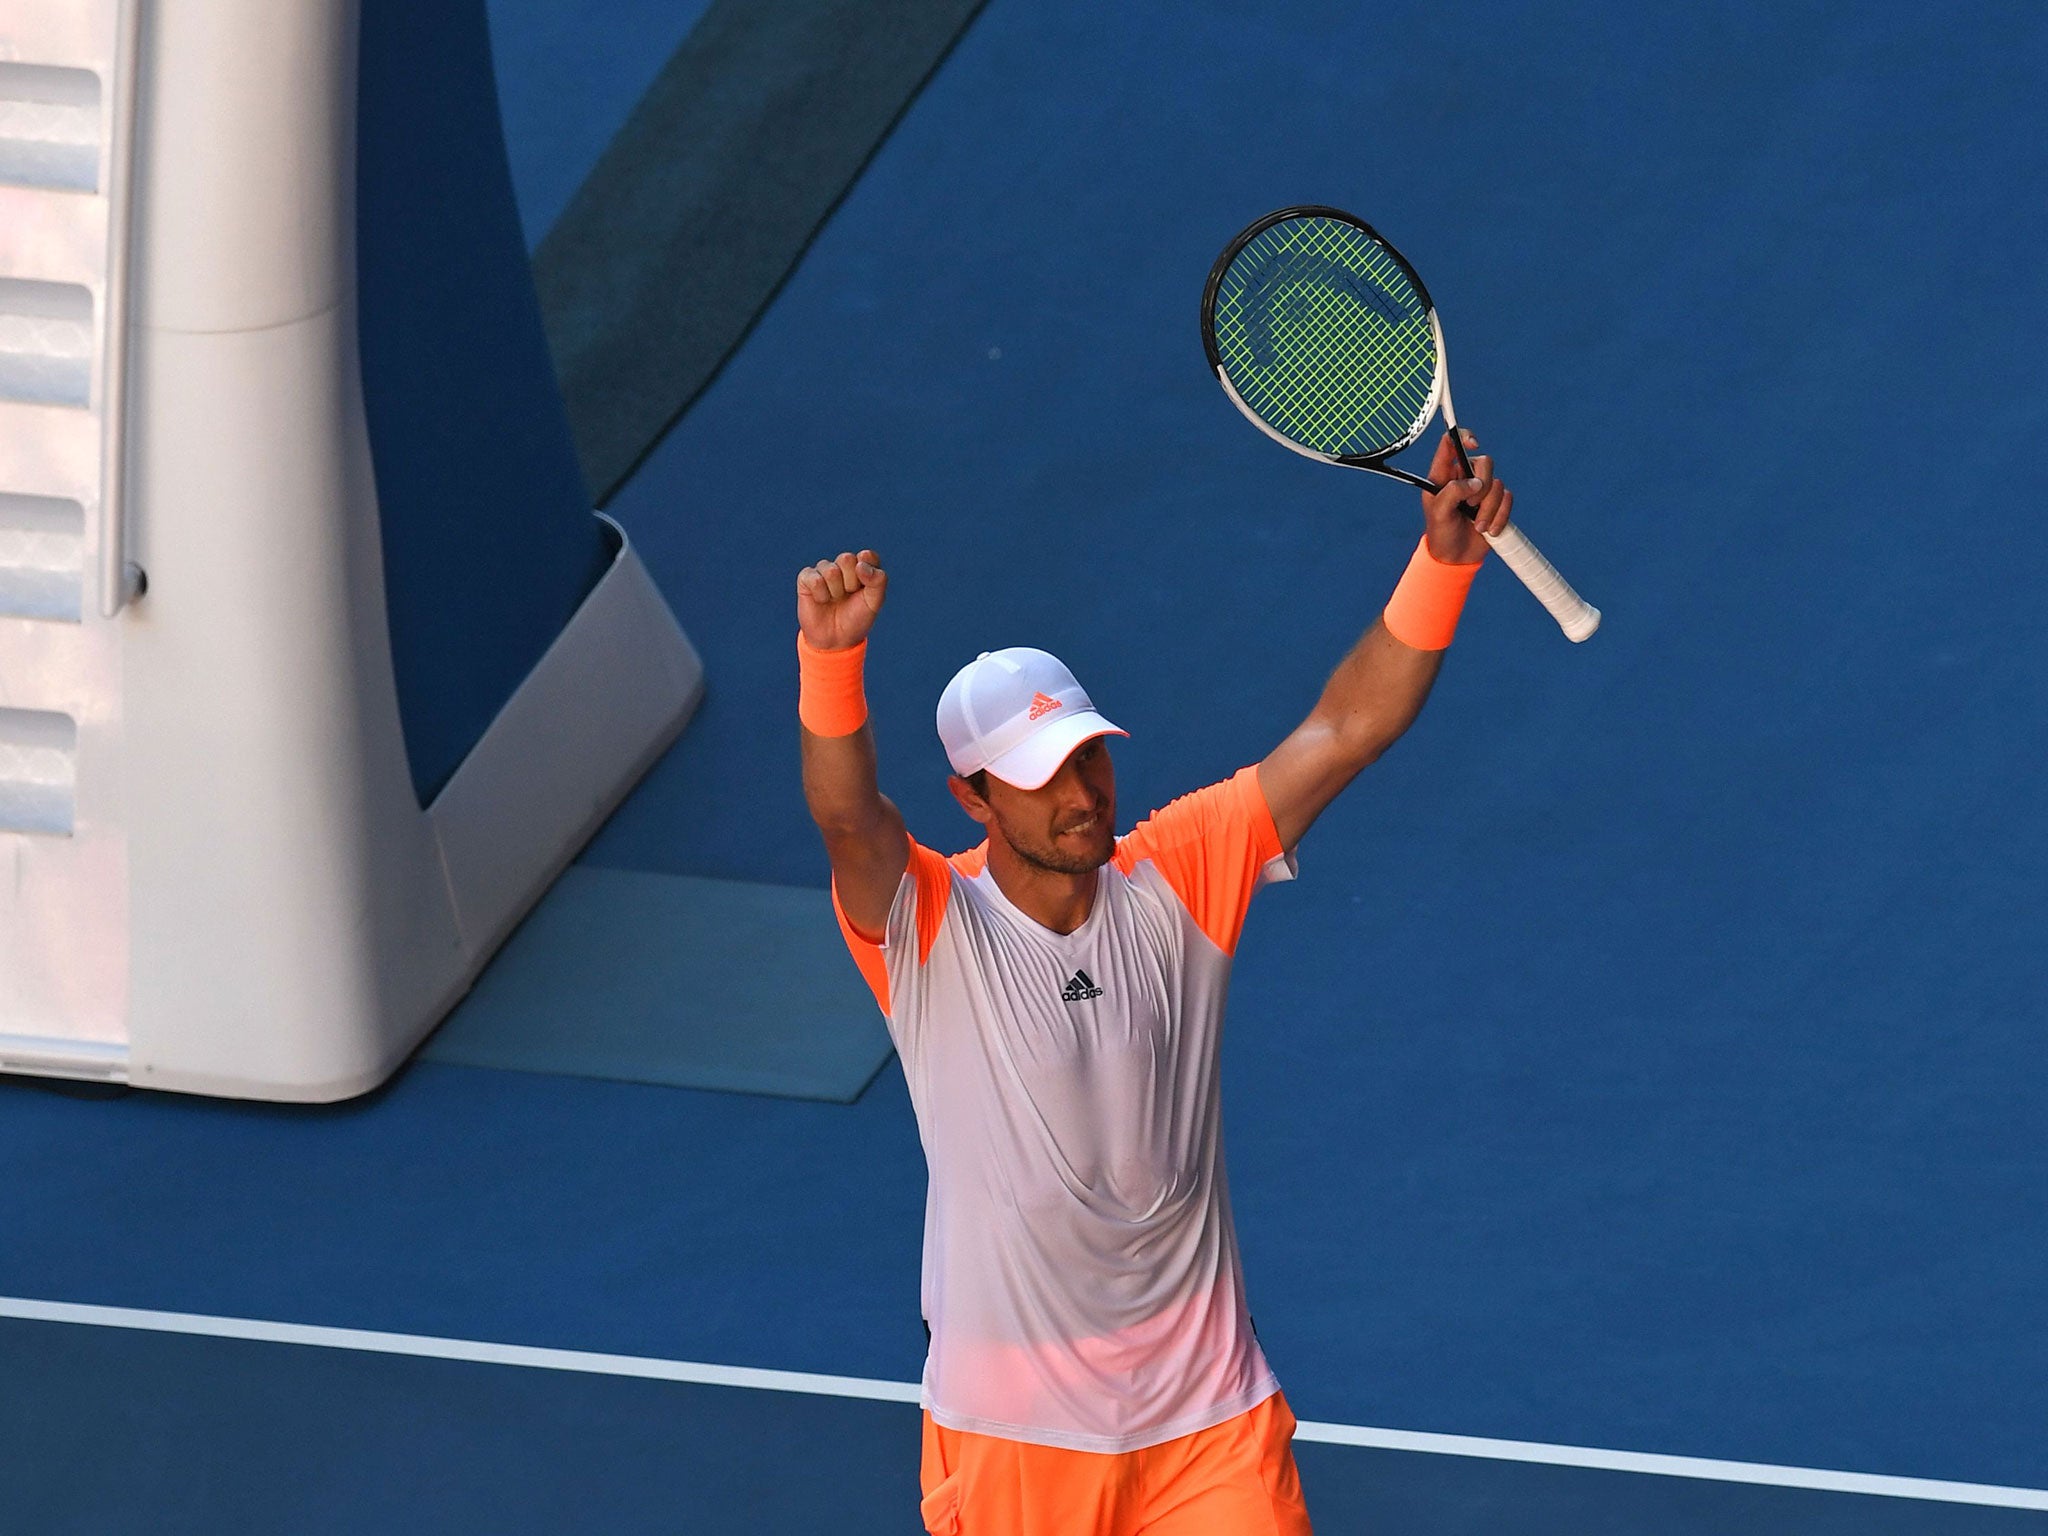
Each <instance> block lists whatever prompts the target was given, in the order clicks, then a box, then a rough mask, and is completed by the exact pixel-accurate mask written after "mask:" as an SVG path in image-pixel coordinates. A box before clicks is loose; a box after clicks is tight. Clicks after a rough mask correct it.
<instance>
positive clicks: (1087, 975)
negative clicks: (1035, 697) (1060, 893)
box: [840, 768, 1294, 1452]
mask: <svg viewBox="0 0 2048 1536" xmlns="http://www.w3.org/2000/svg"><path fill="white" fill-rule="evenodd" d="M1293 874H1294V864H1293V860H1292V859H1291V858H1286V857H1283V856H1282V854H1281V851H1280V838H1279V834H1278V832H1277V831H1276V830H1275V828H1274V825H1273V816H1272V812H1271V811H1270V810H1269V809H1268V808H1267V805H1266V801H1265V797H1264V795H1263V794H1262V793H1261V792H1260V790H1259V784H1258V776H1257V773H1256V771H1255V770H1254V769H1251V768H1247V769H1245V770H1244V771H1243V772H1241V773H1239V774H1237V775H1236V776H1235V777H1233V778H1231V779H1228V780H1225V781H1224V782H1223V783H1220V784H1214V785H1211V786H1210V787H1209V788H1207V789H1204V790H1200V791H1198V792H1196V793H1195V794H1192V795H1188V796H1186V797H1184V798H1182V799H1179V800H1176V801H1174V802H1173V804H1171V805H1169V806H1167V807H1166V808H1165V809H1164V810H1162V811H1158V812H1156V813H1154V814H1153V815H1152V816H1151V817H1149V818H1147V819H1146V820H1145V821H1143V822H1141V823H1139V825H1138V826H1137V827H1136V828H1135V829H1134V830H1133V831H1132V832H1131V833H1130V834H1129V835H1128V836H1126V837H1123V838H1121V839H1119V840H1118V842H1117V847H1116V853H1115V855H1114V856H1113V857H1112V859H1111V861H1110V862H1109V863H1108V864H1107V865H1105V866H1104V867H1103V868H1102V869H1101V870H1100V871H1099V873H1098V876H1097V878H1098V880H1099V881H1100V884H1099V886H1098V888H1097V891H1096V896H1095V902H1094V905H1093V906H1092V907H1091V908H1090V910H1089V913H1088V919H1087V921H1086V922H1084V923H1082V925H1081V926H1080V927H1079V928H1077V929H1075V930H1074V932H1072V933H1069V934H1059V933H1054V932H1053V931H1052V930H1051V929H1049V928H1046V927H1044V926H1042V925H1041V924H1039V923H1037V922H1035V921H1033V920H1032V919H1031V918H1029V917H1026V916H1025V915H1024V914H1023V913H1022V912H1020V911H1018V910H1017V909H1016V908H1015V907H1014V906H1012V905H1011V904H1010V902H1009V901H1008V899H1007V898H1005V897H1004V895H1003V893H1002V891H1001V890H1000V889H998V888H997V886H996V883H995V880H994V878H993V876H991V875H990V874H989V873H988V869H987V849H986V845H985V844H984V845H983V846H982V847H981V848H977V849H975V850H974V851H973V852H971V853H964V854H958V855H956V856H954V857H953V858H951V859H946V858H942V857H941V856H940V855H938V854H936V853H934V852H932V851H931V850H930V849H929V848H925V847H922V846H921V845H919V844H917V843H915V842H913V843H912V844H911V849H910V865H909V868H907V869H906V870H905V871H904V875H903V883H902V885H901V886H900V887H898V889H897V892H896V897H895V901H894V903H893V905H892V906H891V907H890V910H889V921H888V929H887V932H886V933H885V935H884V936H883V940H882V942H881V943H879V944H877V943H874V942H872V941H870V940H868V939H865V938H863V937H862V936H861V935H860V934H858V933H856V932H855V931H854V930H853V928H852V926H851V925H850V924H848V923H847V921H846V918H845V914H844V913H843V912H842V913H841V914H840V927H841V929H842V931H843V932H844V933H845V935H846V940H847V944H848V947H849V948H851V949H852V951H853V956H854V959H855V961H856V962H857V963H858V964H859V965H860V968H861V971H862V974H863V975H864V976H865V977H866V978H867V980H868V983H869V985H870V986H872V987H873V988H874V991H875V997H876V1000H877V1001H878V1002H879V1003H880V1004H881V1005H882V1011H883V1012H884V1013H885V1014H887V1015H888V1019H889V1033H890V1035H891V1037H892V1038H893V1039H894V1040H895V1042H896V1049H897V1052H898V1054H899V1055H900V1056H901V1057H902V1061H903V1070H904V1075H905V1077H906V1078H907V1079H908V1081H909V1084H910V1098H911V1103H912V1105H913V1106H914V1107H915V1109H916V1111H917V1126H918V1135H919V1138H920V1139H921V1140H922V1141H923V1143H924V1152H925V1161H926V1164H927V1166H928V1168H929V1170H930V1176H931V1181H930V1191H929V1194H928V1196H927V1199H926V1205H925V1238H924V1285H923V1293H924V1294H923V1300H924V1314H925V1317H926V1319H927V1321H928V1322H929V1323H930V1324H931V1331H932V1346H931V1352H930V1354H929V1356H928V1357H927V1359H926V1362H925V1371H924V1392H923V1397H924V1405H925V1407H926V1408H927V1409H929V1410H930V1412H931V1415H932V1417H933V1418H934V1419H936V1420H937V1421H938V1422H939V1423H940V1424H942V1425H945V1426H946V1427H947V1428H949V1429H957V1430H967V1431H972V1432H976V1433H980V1434H988V1435H1000V1436H1004V1437H1007V1438H1009V1439H1013V1440H1026V1441H1032V1442H1036V1443H1038V1444H1041V1445H1058V1446H1066V1447H1068V1448H1070V1449H1073V1450H1082V1451H1103V1452H1115V1451H1128V1450H1136V1449H1139V1448H1142V1447H1144V1446H1148V1445H1156V1444H1159V1443H1160V1442H1162V1441H1166V1440H1172V1439H1175V1438H1177V1437H1178V1436H1181V1435H1186V1434H1192V1433H1194V1432H1195V1431H1196V1430H1200V1429H1207V1428H1208V1427H1210V1426H1211V1425H1214V1424H1220V1423H1222V1422H1223V1421H1224V1420H1225V1419H1228V1418H1232V1417H1234V1416H1235V1415H1237V1414H1239V1413H1242V1412H1244V1411H1245V1410H1246V1409H1249V1408H1252V1407H1254V1406H1256V1405H1257V1404H1258V1403H1260V1402H1262V1401H1264V1400H1265V1399H1266V1398H1267V1397H1269V1396H1271V1395H1272V1394H1273V1393H1274V1392H1275V1391H1277V1390H1278V1389H1279V1384H1278V1382H1277V1381H1275V1379H1274V1377H1273V1373H1272V1370H1271V1369H1270V1367H1268V1366H1267V1364H1266V1359H1265V1356H1264V1355H1263V1354H1262V1353H1261V1352H1260V1350H1259V1345H1258V1341H1257V1340H1256V1339H1255V1338H1254V1337H1253V1336H1252V1330H1251V1321H1250V1317H1249V1314H1248V1312H1247V1310H1246V1306H1245V1292H1244V1280H1243V1276H1242V1273H1241V1266H1240V1263H1239V1260H1238V1252H1237V1235H1236V1232H1235V1230H1234V1229H1233V1227H1232V1225H1231V1217H1230V1190H1229V1185H1228V1182H1227V1181H1226V1179H1225V1177H1224V1171H1223V1139H1222V1125H1221V1112H1222V1104H1221V1092H1220V1083H1219V1080H1218V1078H1219V1074H1218V1052H1219V1046H1220V1044H1221V1039H1222V1028H1223V1003H1224V996H1225V994H1226V992H1227V991H1228V989H1229V982H1230V963H1231V956H1232V953H1233V951H1234V950H1235V949H1236V947H1237V938H1238V933H1239V931H1240V930H1241V929H1242V927H1243V925H1244V915H1245V909H1246V907H1247V906H1248V905H1249V904H1250V901H1251V898H1252V894H1253V892H1254V891H1256V890H1257V889H1258V888H1259V886H1261V885H1262V884H1264V883H1266V882H1267V881H1269V880H1284V879H1289V878H1292V876H1293Z"/></svg>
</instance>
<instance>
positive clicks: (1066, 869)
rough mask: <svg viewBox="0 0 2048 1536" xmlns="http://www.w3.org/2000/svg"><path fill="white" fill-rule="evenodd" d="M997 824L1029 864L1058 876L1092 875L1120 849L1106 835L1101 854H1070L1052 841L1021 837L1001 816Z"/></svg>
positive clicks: (1004, 836) (1021, 857) (1012, 846)
mask: <svg viewBox="0 0 2048 1536" xmlns="http://www.w3.org/2000/svg"><path fill="white" fill-rule="evenodd" d="M1104 814H1105V815H1106V814H1107V812H1106V811H1105V813H1104ZM996 825H997V826H999V827H1001V828H1002V833H1003V841H1005V842H1006V843H1008V844H1009V845H1010V851H1011V852H1012V853H1014V854H1016V855H1017V857H1018V858H1020V859H1022V860H1023V861H1024V862H1025V863H1026V864H1029V865H1031V866H1033V867H1034V868H1037V869H1043V870H1046V871H1049V872H1050V873H1052V874H1055V875H1086V874H1092V873H1093V872H1094V871H1096V870H1098V869H1100V868H1102V866H1103V865H1105V864H1107V863H1108V862H1109V858H1110V855H1111V854H1112V853H1114V852H1115V851H1116V843H1115V840H1114V839H1110V838H1104V839H1103V840H1102V841H1103V843H1105V844H1106V845H1107V846H1105V847H1103V848H1102V850H1101V851H1100V852H1099V853H1098V852H1096V851H1094V850H1092V849H1091V850H1089V851H1088V852H1085V853H1067V852H1065V851H1064V850H1062V849H1061V848H1059V847H1057V846H1056V845H1054V844H1052V843H1050V842H1043V843H1042V842H1037V841H1035V840H1032V841H1027V840H1024V839H1021V838H1019V837H1018V836H1017V835H1016V832H1015V830H1014V829H1013V828H1012V827H1011V826H1010V825H1009V823H1008V822H1006V821H1004V820H1003V819H1002V818H1001V817H1000V816H999V817H997V818H996Z"/></svg>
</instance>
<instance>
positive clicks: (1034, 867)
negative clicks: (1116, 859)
mask: <svg viewBox="0 0 2048 1536" xmlns="http://www.w3.org/2000/svg"><path fill="white" fill-rule="evenodd" d="M988 872H989V874H991V875H992V876H994V877H995V882H996V889H997V890H999V891H1001V892H1002V893H1003V896H1004V897H1005V899H1007V900H1008V901H1009V903H1010V905H1011V906H1013V907H1015V908H1016V909H1017V910H1018V911H1019V912H1022V913H1023V914H1024V915H1025V916H1026V917H1028V918H1030V919H1031V920H1032V921H1033V922H1034V923H1037V924H1039V925H1040V926H1041V927H1045V928H1050V929H1051V930H1052V931H1053V932H1054V933H1072V932H1073V931H1074V930H1075V929H1076V928H1078V927H1080V926H1081V925H1082V924H1083V923H1085V922H1087V921H1088V914H1089V912H1090V911H1092V910H1093V909H1094V906H1095V887H1096V885H1097V883H1098V882H1097V876H1098V874H1099V873H1100V872H1099V871H1097V870H1093V869H1091V870H1089V871H1088V872H1087V873H1086V874H1085V875H1067V874H1062V873H1060V871H1058V870H1056V869H1047V868H1046V867H1045V866H1044V865H1043V864H1034V863H1032V862H1031V861H1030V860H1029V859H1027V858H1025V857H1024V856H1023V855H1022V854H1020V853H1018V852H1017V850H1016V849H1014V848H1012V847H1011V846H1010V845H1009V844H1008V843H1007V842H1005V841H1004V840H1003V837H1002V834H1001V833H1000V832H996V831H994V830H993V829H991V832H990V835H989V840H988Z"/></svg>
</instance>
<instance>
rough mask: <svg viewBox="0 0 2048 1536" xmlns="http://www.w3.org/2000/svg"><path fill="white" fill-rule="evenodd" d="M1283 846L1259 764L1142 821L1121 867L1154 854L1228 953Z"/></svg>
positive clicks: (1122, 845) (1120, 856)
mask: <svg viewBox="0 0 2048 1536" xmlns="http://www.w3.org/2000/svg"><path fill="white" fill-rule="evenodd" d="M1280 854H1281V848H1280V832H1279V829H1278V828H1277V827H1275V826H1274V825H1273V812H1272V810H1271V809H1270V808H1269V807H1268V806H1267V804H1266V796H1265V794H1264V792H1263V791H1261V790H1260V788H1259V771H1258V769H1256V768H1246V769H1243V770H1241V771H1240V772H1238V773H1236V774H1233V775H1232V776H1231V777H1230V778H1227V779H1225V780H1224V781H1223V782H1222V783H1221V784H1211V785H1210V786H1209V787H1208V788H1207V789H1198V790H1196V791H1195V792H1194V793H1193V794H1191V795H1183V796H1181V798H1180V799H1178V800H1176V801H1174V802H1173V803H1172V804H1171V805H1169V806H1167V807H1166V808H1165V809H1163V810H1158V811H1154V812H1153V813H1152V814H1151V815H1150V816H1148V817H1146V818H1145V819H1144V820H1143V821H1141V822H1139V823H1138V825H1137V826H1136V827H1134V828H1133V829H1132V830H1131V832H1130V835H1129V836H1127V837H1124V838H1123V839H1121V840H1120V841H1119V842H1118V843H1117V847H1116V867H1117V868H1118V869H1120V870H1122V871H1123V872H1124V873H1125V874H1127V875H1128V874H1130V873H1131V871H1132V870H1134V869H1136V868H1137V866H1138V865H1139V864H1140V863H1141V862H1143V861H1145V860H1148V859H1149V860H1150V861H1151V863H1152V865H1153V867H1154V868H1155V869H1157V870H1158V871H1159V873H1160V874H1162V875H1163V876H1165V877H1166V883H1167V884H1168V885H1169V886H1171V887H1172V888H1173V893H1174V895H1176V896H1178V897H1179V898H1180V901H1181V905H1182V906H1184V907H1186V908H1187V909H1188V913H1189V915H1190V916H1192V917H1193V918H1194V920H1195V924H1196V926H1197V927H1199V928H1200V929H1201V930H1202V932H1203V933H1205V934H1207V935H1208V936H1209V939H1210V941H1211V942H1212V943H1214V944H1215V946H1216V947H1217V948H1218V949H1220V950H1222V951H1223V952H1224V953H1225V954H1226V955H1228V954H1234V953H1235V952H1236V950H1237V938H1238V935H1239V934H1240V933H1241V932H1243V931H1244V915H1245V912H1246V910H1247V909H1248V908H1249V907H1250V906H1251V904H1252V893H1253V892H1255V891H1256V890H1258V888H1259V876H1260V872H1261V871H1262V870H1264V869H1265V867H1266V866H1267V865H1268V864H1270V863H1272V861H1273V860H1275V859H1277V858H1279V857H1280Z"/></svg>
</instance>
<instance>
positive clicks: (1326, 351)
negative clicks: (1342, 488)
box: [1212, 217, 1436, 457]
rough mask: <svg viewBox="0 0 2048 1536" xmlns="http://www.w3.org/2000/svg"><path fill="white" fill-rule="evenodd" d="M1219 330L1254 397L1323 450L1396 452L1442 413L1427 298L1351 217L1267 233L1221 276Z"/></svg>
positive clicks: (1272, 422)
mask: <svg viewBox="0 0 2048 1536" xmlns="http://www.w3.org/2000/svg"><path fill="white" fill-rule="evenodd" d="M1212 327H1213V333H1214V336H1215V340H1216V344H1217V351H1218V354H1219V355H1220V357H1221V358H1222V361H1223V365H1224V369H1225V371H1226V372H1227V373H1228V374H1229V376H1230V381H1231V384H1232V386H1233V387H1234V388H1235V389H1236V390H1237V392H1238V394H1239V396H1240V397H1241V398H1242V399H1243V400H1244V402H1245V404H1246V405H1247V406H1249V407H1250V408H1251V409H1252V410H1254V411H1255V412H1257V413H1258V415H1259V417H1260V418H1261V419H1262V420H1263V421H1265V422H1266V423H1267V424H1268V425H1269V426H1271V427H1272V428H1274V429H1275V430H1276V431H1279V432H1280V433H1282V434H1283V435H1285V436H1287V437H1289V438H1292V439H1293V440H1295V441H1296V442H1299V443H1301V444H1302V445H1303V446H1305V447H1308V448H1312V449H1314V450H1315V451H1317V452H1320V453H1328V454H1332V455H1336V456H1340V457H1341V456H1351V455H1369V456H1376V455H1379V454H1385V453H1391V452H1394V451H1395V450H1397V449H1399V448H1402V447H1405V446H1407V444H1409V443H1411V442H1413V441H1414V440H1415V436H1416V434H1417V433H1418V432H1419V431H1420V430H1421V427H1422V425H1423V424H1424V423H1425V422H1426V421H1427V420H1428V417H1429V414H1430V412H1431V410H1433V409H1434V406H1435V389H1436V344H1435V338H1434V335H1433V333H1432V330H1431V327H1430V323H1429V310H1428V306H1427V305H1426V304H1425V303H1424V302H1423V299H1422V297H1421V295H1420V294H1419V293H1418V292H1417V291H1416V289H1415V286H1414V284H1413V283H1412V282H1411V281H1410V280H1409V278H1408V275H1407V273H1406V272H1405V271H1404V270H1403V269H1402V267H1401V265H1400V263H1399V262H1398V261H1396V260H1395V259H1394V258H1393V257H1392V256H1390V255H1389V254H1388V253H1387V251H1386V250H1385V249H1384V247H1382V246H1381V245H1380V244H1379V243H1378V242H1377V241H1375V240H1374V239H1372V238H1371V236H1369V235H1367V234H1366V233H1365V232H1364V231H1362V230H1360V229H1357V228H1355V227H1354V226H1352V225H1349V224H1345V223H1342V222H1339V221H1338V220H1334V219H1325V218H1313V217H1311V218H1299V219H1287V220H1283V221H1282V222H1281V223H1279V224H1276V225H1274V226H1272V227H1271V228H1269V229H1266V230H1264V231H1262V232H1261V233H1260V234H1259V235H1258V236H1257V237H1256V238H1254V239H1253V240H1252V241H1250V242H1249V243H1248V244H1247V245H1246V246H1245V247H1244V249H1243V250H1242V251H1240V252H1239V253H1238V254H1237V256H1236V257H1235V258H1233V259H1232V261H1231V264H1230V266H1229V268H1228V269H1227V270H1226V271H1225V273H1224V275H1223V278H1222V281H1221V282H1220V283H1219V284H1218V286H1217V290H1216V300H1215V306H1214V313H1213V320H1212Z"/></svg>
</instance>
